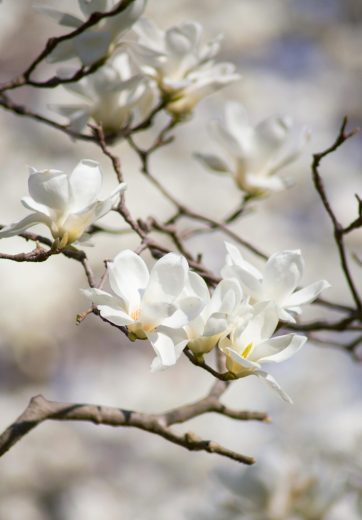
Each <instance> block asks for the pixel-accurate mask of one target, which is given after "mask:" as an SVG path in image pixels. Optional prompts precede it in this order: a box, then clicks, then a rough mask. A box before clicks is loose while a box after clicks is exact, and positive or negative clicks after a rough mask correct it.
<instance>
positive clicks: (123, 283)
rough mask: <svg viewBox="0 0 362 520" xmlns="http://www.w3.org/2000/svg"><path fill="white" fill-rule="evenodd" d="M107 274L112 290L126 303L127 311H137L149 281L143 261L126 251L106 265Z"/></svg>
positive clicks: (131, 252)
mask: <svg viewBox="0 0 362 520" xmlns="http://www.w3.org/2000/svg"><path fill="white" fill-rule="evenodd" d="M108 273H109V283H110V285H111V288H112V290H113V291H114V292H115V293H116V294H117V296H120V297H121V298H122V299H123V300H124V301H125V302H126V304H127V305H128V311H129V312H132V311H133V310H135V309H137V308H138V307H139V306H140V301H141V294H142V292H143V291H144V289H145V287H146V286H147V284H148V281H149V273H148V269H147V266H146V264H145V262H144V261H143V259H142V258H141V257H140V256H139V255H137V254H136V253H134V252H133V251H131V250H129V249H126V250H125V251H121V252H120V253H119V254H118V255H117V256H116V257H115V258H114V260H113V262H111V263H109V264H108Z"/></svg>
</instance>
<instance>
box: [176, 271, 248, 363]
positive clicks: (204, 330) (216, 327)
mask: <svg viewBox="0 0 362 520" xmlns="http://www.w3.org/2000/svg"><path fill="white" fill-rule="evenodd" d="M204 283H205V282H204ZM242 297H243V293H242V291H241V288H240V285H239V284H238V283H237V282H236V281H234V280H222V281H221V282H220V283H219V284H218V285H217V286H216V288H215V290H214V292H213V294H212V296H211V297H210V293H209V290H208V288H207V286H206V284H205V296H204V301H205V307H204V309H203V310H202V311H201V313H200V314H199V315H198V316H197V317H196V318H195V319H194V320H192V321H191V322H190V323H189V324H188V325H187V326H186V327H185V331H186V334H187V338H188V344H187V346H188V348H189V349H190V350H192V352H194V354H196V355H202V354H206V353H207V352H210V351H211V350H212V349H213V348H214V347H215V346H216V345H217V343H218V342H219V340H220V338H221V337H224V336H226V335H227V334H228V332H229V330H230V327H231V325H232V323H233V321H234V320H235V319H236V317H238V319H241V316H242V315H244V314H246V313H247V312H248V311H249V310H250V307H249V306H248V305H246V303H245V302H243V301H242Z"/></svg>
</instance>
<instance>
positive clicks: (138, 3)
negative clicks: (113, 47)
mask: <svg viewBox="0 0 362 520" xmlns="http://www.w3.org/2000/svg"><path fill="white" fill-rule="evenodd" d="M146 2H147V0H134V1H133V2H132V3H131V4H129V6H128V7H126V9H124V10H123V11H121V12H120V13H119V14H117V15H115V16H110V17H108V18H107V19H106V20H105V21H104V25H103V27H104V28H105V30H107V31H108V32H109V33H110V34H111V36H112V39H115V38H116V37H117V36H120V35H121V34H122V33H123V32H125V31H127V30H128V29H130V28H131V27H132V25H133V24H134V23H135V22H136V21H137V20H138V18H139V17H140V16H141V15H142V13H143V11H144V10H145V7H146Z"/></svg>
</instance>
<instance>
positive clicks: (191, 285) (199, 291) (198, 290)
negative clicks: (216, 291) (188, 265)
mask: <svg viewBox="0 0 362 520" xmlns="http://www.w3.org/2000/svg"><path fill="white" fill-rule="evenodd" d="M186 290H187V291H189V292H187V294H191V295H192V296H194V295H195V296H197V297H198V298H199V299H200V300H202V301H203V302H204V303H205V304H206V303H208V302H209V301H210V292H209V288H208V286H207V284H206V282H205V280H204V279H203V278H202V277H201V276H200V275H198V274H197V273H194V272H193V271H189V272H188V276H187V279H186Z"/></svg>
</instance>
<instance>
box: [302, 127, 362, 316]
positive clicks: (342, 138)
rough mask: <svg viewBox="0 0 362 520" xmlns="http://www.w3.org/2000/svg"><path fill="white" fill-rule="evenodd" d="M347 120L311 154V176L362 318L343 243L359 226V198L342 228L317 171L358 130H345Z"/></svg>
mask: <svg viewBox="0 0 362 520" xmlns="http://www.w3.org/2000/svg"><path fill="white" fill-rule="evenodd" d="M347 122H348V119H347V117H345V118H344V119H343V122H342V125H341V127H340V130H339V133H338V136H337V138H336V140H335V142H334V143H333V144H332V145H331V146H330V147H329V148H327V149H326V150H324V151H323V152H320V153H316V154H314V155H313V162H312V176H313V181H314V186H315V188H316V190H317V192H318V195H319V196H320V199H321V201H322V203H323V206H324V208H325V210H326V212H327V214H328V216H329V218H330V220H331V222H332V225H333V231H334V239H335V242H336V245H337V248H338V252H339V257H340V262H341V266H342V271H343V273H344V276H345V278H346V281H347V284H348V286H349V289H350V292H351V294H352V297H353V300H354V302H355V304H356V307H357V309H358V311H359V314H360V318H361V319H362V301H361V297H360V295H359V293H358V291H357V288H356V286H355V282H354V280H353V277H352V274H351V271H350V268H349V265H348V260H347V253H346V249H345V244H344V235H345V234H346V233H349V232H350V231H352V229H355V228H356V227H359V226H361V225H362V216H361V211H362V210H361V202H360V200H359V199H357V200H358V202H359V217H358V218H357V219H356V221H354V222H353V223H352V224H350V225H349V226H347V227H346V228H344V227H343V226H342V224H341V223H340V222H339V220H338V218H337V216H336V214H335V212H334V210H333V209H332V206H331V204H330V201H329V199H328V196H327V193H326V190H325V187H324V183H323V180H322V177H321V175H320V173H319V166H320V163H321V161H322V159H324V157H326V156H327V155H329V154H331V153H333V152H335V151H336V150H337V149H338V148H339V147H340V146H341V145H342V144H343V143H345V142H346V141H347V140H348V139H350V138H351V137H352V136H353V135H355V134H356V133H357V132H358V130H357V129H353V130H351V131H350V132H346V127H347ZM356 222H357V224H356Z"/></svg>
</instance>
